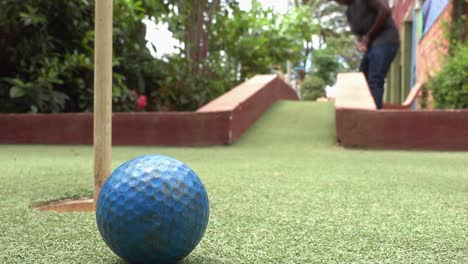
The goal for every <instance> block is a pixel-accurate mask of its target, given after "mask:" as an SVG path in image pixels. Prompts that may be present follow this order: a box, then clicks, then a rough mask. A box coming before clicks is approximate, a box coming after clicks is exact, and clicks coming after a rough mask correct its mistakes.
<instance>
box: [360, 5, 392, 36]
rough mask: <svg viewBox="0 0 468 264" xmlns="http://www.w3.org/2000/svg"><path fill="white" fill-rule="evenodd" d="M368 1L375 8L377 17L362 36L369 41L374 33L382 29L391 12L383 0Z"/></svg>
mask: <svg viewBox="0 0 468 264" xmlns="http://www.w3.org/2000/svg"><path fill="white" fill-rule="evenodd" d="M369 3H370V5H371V6H372V7H373V8H374V9H375V10H377V17H376V19H375V22H374V25H372V27H371V29H370V30H369V32H367V34H366V35H365V36H364V38H367V39H368V42H369V43H370V42H371V41H372V39H373V38H374V37H375V35H376V34H377V33H379V32H380V31H381V30H382V28H383V26H384V25H385V23H386V22H387V19H388V17H389V16H390V15H391V14H392V10H391V9H390V7H389V6H388V4H387V3H385V2H384V1H383V0H369Z"/></svg>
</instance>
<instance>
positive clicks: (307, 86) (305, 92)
mask: <svg viewBox="0 0 468 264" xmlns="http://www.w3.org/2000/svg"><path fill="white" fill-rule="evenodd" d="M324 88H325V81H324V80H323V79H322V78H320V77H317V76H308V77H306V78H305V79H304V81H303V82H302V84H301V95H302V99H303V100H317V99H318V98H320V97H322V96H324V95H325V92H324Z"/></svg>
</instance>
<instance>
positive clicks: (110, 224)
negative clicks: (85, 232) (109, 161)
mask: <svg viewBox="0 0 468 264" xmlns="http://www.w3.org/2000/svg"><path fill="white" fill-rule="evenodd" d="M208 217H209V201H208V195H207V193H206V190H205V187H204V186H203V183H202V182H201V180H200V179H199V177H198V176H197V175H196V174H195V172H194V171H193V170H191V169H190V168H189V167H188V166H187V165H186V164H184V163H182V162H181V161H178V160H176V159H174V158H171V157H167V156H162V155H145V156H141V157H137V158H135V159H132V160H129V161H127V162H125V163H124V164H122V165H121V166H120V167H118V168H117V169H116V170H115V171H114V172H113V173H112V174H111V175H110V176H109V178H108V179H107V180H106V182H105V184H104V186H103V187H102V189H101V192H100V194H99V197H98V200H97V203H96V221H97V225H98V228H99V232H100V234H101V236H102V238H103V239H104V241H105V242H106V244H107V245H108V246H109V247H110V249H111V250H112V251H113V252H114V253H115V254H117V255H118V256H119V257H121V258H122V259H124V260H125V261H127V262H130V263H175V262H177V261H179V260H181V259H183V258H184V257H186V256H187V255H188V254H190V252H192V250H193V249H194V248H195V247H196V246H197V244H198V243H199V242H200V240H201V238H202V237H203V234H204V232H205V230H206V227H207V225H208Z"/></svg>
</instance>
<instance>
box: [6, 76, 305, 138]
mask: <svg viewBox="0 0 468 264" xmlns="http://www.w3.org/2000/svg"><path fill="white" fill-rule="evenodd" d="M284 99H289V100H291V99H292V100H297V96H295V92H294V91H293V89H292V88H291V87H290V86H288V85H287V84H286V83H285V82H284V81H283V80H282V79H280V78H279V77H277V76H275V75H260V76H256V77H254V78H252V79H251V80H249V81H247V82H245V83H243V84H241V85H239V86H237V87H235V88H234V89H233V90H231V91H230V92H228V93H226V94H225V95H223V96H221V97H220V98H218V99H216V100H215V101H213V103H210V104H208V105H207V106H205V107H202V108H201V109H199V110H198V111H196V112H146V113H114V114H113V115H112V144H113V145H168V146H199V145H223V144H232V143H234V142H235V141H236V140H237V139H238V138H239V137H240V136H241V135H242V133H243V132H245V130H247V129H248V128H249V127H250V126H251V125H252V124H253V123H254V122H255V121H256V120H257V119H258V117H260V116H261V114H263V113H264V112H265V111H266V110H267V109H268V108H269V107H270V106H271V105H272V104H274V103H275V102H277V101H278V100H284ZM0 128H1V129H0V144H85V145H89V144H92V143H93V114H92V113H65V114H0Z"/></svg>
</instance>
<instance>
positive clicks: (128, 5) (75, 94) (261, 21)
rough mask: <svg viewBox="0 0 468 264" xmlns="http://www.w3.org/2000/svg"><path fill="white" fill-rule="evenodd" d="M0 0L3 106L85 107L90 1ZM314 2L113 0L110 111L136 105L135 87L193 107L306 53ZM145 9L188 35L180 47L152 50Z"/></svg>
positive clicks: (158, 106)
mask: <svg viewBox="0 0 468 264" xmlns="http://www.w3.org/2000/svg"><path fill="white" fill-rule="evenodd" d="M0 4H1V6H2V8H1V9H0V112H81V111H91V110H92V107H93V63H92V62H93V56H94V54H93V46H94V1H88V0H69V1H65V0H55V1H33V0H0ZM197 8H202V9H203V10H201V12H200V11H196V10H197ZM313 8H314V7H310V6H303V7H300V8H297V9H293V10H291V12H289V13H287V14H285V15H284V16H283V15H282V16H280V15H279V14H277V13H275V12H274V11H272V10H265V9H264V8H263V7H262V6H261V5H260V3H259V2H258V1H254V2H253V8H252V10H250V11H249V12H245V11H242V10H240V9H239V4H238V1H230V0H223V1H222V0H205V1H194V0H179V1H163V0H115V1H114V62H113V63H114V68H113V109H114V111H133V110H135V99H136V98H135V93H134V92H132V91H136V93H137V94H144V95H146V96H148V106H147V108H146V110H150V111H164V110H172V111H174V110H183V111H186V110H195V109H196V108H198V107H200V106H201V105H203V104H205V103H207V102H208V101H210V100H212V99H213V98H215V97H217V96H219V95H220V94H222V93H224V92H226V91H227V90H229V89H230V88H231V87H234V86H235V85H236V84H238V83H239V82H242V81H244V80H245V79H247V78H250V77H252V76H254V75H256V74H265V73H272V72H273V71H275V70H277V69H281V70H285V69H284V67H285V66H286V61H291V62H292V63H293V64H294V65H298V64H300V63H302V62H305V58H307V55H308V54H309V53H310V52H311V49H312V45H311V43H312V35H313V34H315V33H317V22H316V21H315V20H314V18H313V17H312V16H311V14H312V13H314V10H313ZM197 12H198V13H197ZM197 14H198V15H199V14H203V16H202V17H211V15H213V16H212V17H213V19H212V22H207V20H206V19H205V20H203V21H200V19H199V17H200V16H198V18H197ZM146 17H149V18H152V19H154V20H155V21H156V22H168V23H169V27H170V30H171V31H172V32H173V33H174V36H175V37H176V38H177V39H179V40H180V41H181V42H182V43H185V45H184V46H183V47H182V48H181V51H180V53H179V54H173V55H170V56H168V57H167V58H165V59H163V60H160V59H154V58H153V57H152V56H151V55H150V53H149V51H148V49H147V48H146V47H145V45H146V44H147V43H146V40H145V39H144V37H145V29H146V28H145V26H144V24H143V23H142V22H141V20H142V19H143V18H146ZM195 24H196V25H197V26H196V27H195V26H193V25H195ZM200 25H202V26H200ZM194 30H201V31H203V32H198V33H200V34H198V35H197V34H195V35H190V34H192V33H193V31H194ZM189 35H190V36H189ZM161 41H164V40H161ZM194 41H195V42H194ZM197 41H198V42H197ZM193 43H195V44H193ZM196 43H199V45H198V44H196ZM194 45H195V46H194ZM304 45H305V46H306V48H304ZM197 47H198V48H197ZM194 52H195V53H196V54H195V53H194Z"/></svg>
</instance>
